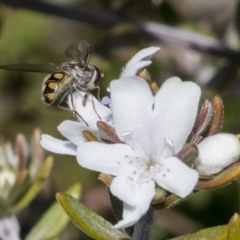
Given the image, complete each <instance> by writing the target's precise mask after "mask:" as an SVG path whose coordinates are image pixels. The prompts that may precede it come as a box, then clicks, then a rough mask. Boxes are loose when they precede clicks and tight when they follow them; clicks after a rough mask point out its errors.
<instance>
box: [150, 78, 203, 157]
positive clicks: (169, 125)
mask: <svg viewBox="0 0 240 240" xmlns="http://www.w3.org/2000/svg"><path fill="white" fill-rule="evenodd" d="M200 94H201V90H200V88H199V86H198V85H197V84H195V83H192V82H182V81H181V80H180V79H179V78H177V77H173V78H170V79H168V80H167V81H166V82H165V83H164V84H163V85H162V87H161V88H160V90H159V91H158V93H157V94H156V96H155V103H154V119H153V123H152V126H153V127H152V139H153V140H154V141H153V144H155V146H154V149H155V150H156V155H157V156H159V155H161V153H162V151H163V149H164V146H166V139H168V140H169V142H172V151H170V152H169V154H168V155H166V153H165V156H163V157H167V156H170V155H172V153H173V152H174V153H177V152H178V151H179V150H180V149H181V148H182V146H183V144H184V143H185V142H186V140H187V138H188V136H189V134H190V132H191V130H192V128H193V125H194V122H195V119H196V116H197V110H198V102H199V98H200Z"/></svg>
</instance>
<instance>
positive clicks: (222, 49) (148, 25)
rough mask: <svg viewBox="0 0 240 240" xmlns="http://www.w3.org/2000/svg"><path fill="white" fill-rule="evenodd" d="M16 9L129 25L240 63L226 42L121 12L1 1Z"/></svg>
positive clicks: (24, 0) (107, 24)
mask: <svg viewBox="0 0 240 240" xmlns="http://www.w3.org/2000/svg"><path fill="white" fill-rule="evenodd" d="M0 2H2V3H4V4H6V5H9V6H12V7H13V8H26V9H30V10H33V11H38V12H41V13H46V14H50V15H54V16H58V17H64V18H67V19H72V20H75V21H79V22H84V23H88V24H91V25H93V26H97V27H101V28H108V29H110V28H112V27H114V26H116V25H117V24H120V23H124V22H125V23H128V24H129V25H130V26H131V27H132V29H133V30H134V31H135V32H136V34H138V35H140V34H141V35H145V36H146V37H150V38H151V39H155V40H158V41H160V42H164V43H167V44H173V45H177V46H181V47H185V48H189V49H193V50H196V51H199V52H202V53H208V54H213V55H216V56H221V57H226V58H229V59H232V60H236V61H240V52H239V51H235V50H233V49H231V48H229V47H227V46H226V45H224V44H223V43H221V42H219V41H217V40H215V39H213V38H209V37H205V36H202V35H200V34H196V33H191V32H188V31H185V30H180V29H176V28H174V27H169V26H166V25H163V24H160V23H157V22H147V21H145V22H141V21H140V20H134V19H132V18H129V17H127V16H125V15H120V14H118V13H103V12H99V11H91V10H85V9H83V8H78V9H76V8H74V7H68V6H66V5H55V4H50V3H47V2H42V1H36V0H0Z"/></svg>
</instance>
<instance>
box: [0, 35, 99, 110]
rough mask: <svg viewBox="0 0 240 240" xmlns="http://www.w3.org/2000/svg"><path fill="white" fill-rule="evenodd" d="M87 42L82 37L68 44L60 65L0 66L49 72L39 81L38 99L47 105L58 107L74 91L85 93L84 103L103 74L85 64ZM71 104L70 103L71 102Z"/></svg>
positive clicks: (88, 49) (88, 51) (87, 54)
mask: <svg viewBox="0 0 240 240" xmlns="http://www.w3.org/2000/svg"><path fill="white" fill-rule="evenodd" d="M90 51H91V50H90V44H89V43H88V42H87V41H85V40H82V39H80V40H77V41H75V42H73V43H72V44H71V45H70V46H68V47H67V49H66V51H65V56H66V57H67V59H69V61H68V62H64V63H62V64H60V65H59V66H56V65H54V64H46V65H44V64H11V65H0V69H4V70H13V71H25V72H42V73H49V74H48V75H47V76H46V77H45V78H44V80H43V83H42V97H41V100H42V101H43V103H45V104H47V105H52V104H57V105H58V106H59V107H60V108H63V109H66V108H65V107H63V106H61V104H62V103H63V102H64V100H65V99H66V97H67V96H68V95H69V94H70V95H72V93H73V92H74V91H75V90H79V91H82V92H85V95H84V97H83V100H82V104H83V106H85V105H86V100H87V97H88V95H89V94H91V93H90V92H91V91H92V90H94V89H97V91H98V98H99V87H98V86H96V84H97V83H98V81H99V80H100V77H101V76H102V75H101V73H100V71H99V69H98V68H97V67H95V66H93V65H90V64H88V61H89V56H90ZM72 105H73V104H72Z"/></svg>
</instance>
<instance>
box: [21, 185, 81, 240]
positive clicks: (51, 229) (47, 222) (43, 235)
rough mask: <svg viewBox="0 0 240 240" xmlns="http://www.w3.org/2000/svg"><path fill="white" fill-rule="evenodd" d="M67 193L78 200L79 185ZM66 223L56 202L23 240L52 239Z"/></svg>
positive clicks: (65, 217) (62, 212)
mask: <svg viewBox="0 0 240 240" xmlns="http://www.w3.org/2000/svg"><path fill="white" fill-rule="evenodd" d="M67 192H68V193H69V194H70V195H72V196H74V197H76V198H78V199H79V198H80V195H81V185H80V184H79V183H78V184H75V185H73V186H72V187H71V188H70V189H68V190H67ZM68 222H69V218H68V216H67V215H66V214H65V212H64V211H63V210H62V208H61V206H60V205H59V204H58V202H57V201H56V202H55V203H54V204H53V205H52V206H51V207H50V208H49V209H48V211H47V212H46V213H44V215H43V216H42V218H41V219H40V220H39V221H38V222H37V224H36V225H35V226H34V227H33V229H31V231H30V233H28V235H27V237H26V238H25V240H32V239H34V240H45V239H53V238H54V237H57V236H58V235H59V234H60V233H61V232H62V231H63V230H64V228H65V227H66V225H67V224H68ZM56 239H57V238H56Z"/></svg>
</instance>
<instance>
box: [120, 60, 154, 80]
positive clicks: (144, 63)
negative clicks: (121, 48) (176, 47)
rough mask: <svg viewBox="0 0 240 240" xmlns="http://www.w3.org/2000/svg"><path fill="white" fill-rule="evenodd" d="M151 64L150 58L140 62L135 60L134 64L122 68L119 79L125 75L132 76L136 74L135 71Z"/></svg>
mask: <svg viewBox="0 0 240 240" xmlns="http://www.w3.org/2000/svg"><path fill="white" fill-rule="evenodd" d="M151 64H152V61H150V60H147V61H141V62H137V63H135V64H133V65H132V66H131V67H128V68H126V69H124V70H123V72H122V74H121V76H120V80H121V79H124V78H126V77H133V76H136V75H137V73H138V72H139V71H140V70H141V69H143V68H145V67H148V66H149V65H151Z"/></svg>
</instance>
